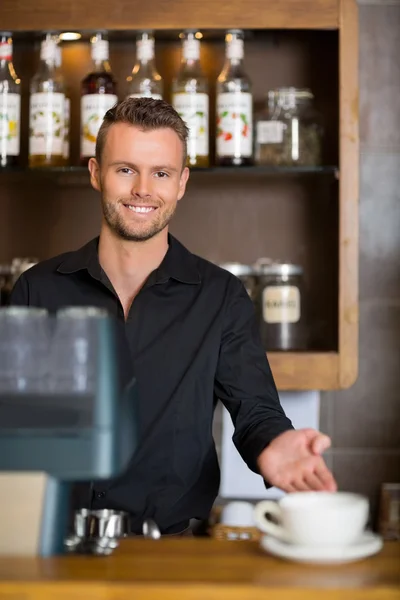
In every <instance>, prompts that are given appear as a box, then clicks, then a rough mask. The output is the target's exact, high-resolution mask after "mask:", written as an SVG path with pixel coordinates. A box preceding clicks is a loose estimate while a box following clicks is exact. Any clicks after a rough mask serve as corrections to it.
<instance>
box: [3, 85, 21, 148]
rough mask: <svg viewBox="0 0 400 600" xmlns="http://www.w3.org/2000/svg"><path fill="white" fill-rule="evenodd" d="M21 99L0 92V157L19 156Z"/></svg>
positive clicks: (15, 95)
mask: <svg viewBox="0 0 400 600" xmlns="http://www.w3.org/2000/svg"><path fill="white" fill-rule="evenodd" d="M20 115H21V98H20V95H19V94H9V93H8V92H6V91H3V92H0V156H18V155H19V127H20Z"/></svg>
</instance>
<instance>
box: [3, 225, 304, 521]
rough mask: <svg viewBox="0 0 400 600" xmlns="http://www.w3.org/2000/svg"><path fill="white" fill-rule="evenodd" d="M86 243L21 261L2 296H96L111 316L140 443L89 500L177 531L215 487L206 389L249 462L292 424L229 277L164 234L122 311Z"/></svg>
mask: <svg viewBox="0 0 400 600" xmlns="http://www.w3.org/2000/svg"><path fill="white" fill-rule="evenodd" d="M97 247H98V239H95V240H92V241H91V242H89V243H88V244H86V246H84V247H83V248H81V249H80V250H78V251H76V252H69V253H67V254H63V255H61V256H57V257H56V258H52V259H50V260H46V261H44V262H42V263H40V264H38V265H37V266H35V267H33V268H31V269H29V271H26V272H25V273H24V274H23V275H22V276H21V277H20V279H19V280H18V282H17V283H16V285H15V288H14V291H13V294H12V298H11V303H12V304H20V305H29V306H38V307H44V308H47V309H48V310H49V311H51V312H55V311H56V310H57V309H59V308H60V307H62V306H67V305H68V306H72V305H75V306H84V305H90V306H98V307H102V308H106V309H107V310H108V312H109V313H110V314H111V315H114V316H115V317H116V318H117V319H118V321H119V322H120V324H121V325H122V326H123V328H124V330H125V336H126V342H127V343H126V347H127V352H128V353H130V356H129V357H128V358H129V361H131V362H132V367H133V370H134V373H135V376H136V378H137V384H138V395H139V436H140V441H139V449H138V450H137V452H136V455H135V457H134V460H133V461H132V465H131V466H130V468H129V471H128V472H127V473H125V474H124V475H123V476H121V477H120V478H117V480H113V481H112V482H108V483H107V482H102V484H96V485H95V490H94V494H93V505H94V507H97V508H105V507H107V508H115V509H119V510H127V511H128V512H129V513H130V514H131V515H132V527H133V531H138V532H139V531H140V529H141V524H142V522H143V519H145V518H147V517H151V518H154V519H155V521H156V522H157V523H158V525H159V526H160V528H161V530H162V531H164V532H172V531H176V530H177V529H179V528H182V527H184V526H185V524H186V523H187V522H188V521H189V519H191V518H199V519H203V518H206V517H207V516H208V513H209V511H210V509H211V507H212V504H213V502H214V500H215V498H216V496H217V493H218V487H219V467H218V461H217V456H216V452H215V445H214V440H213V437H212V420H213V413H214V407H215V404H216V401H217V399H220V400H222V402H223V403H224V405H225V406H226V407H227V409H228V410H229V412H230V414H231V416H232V419H233V422H234V425H235V433H234V437H233V441H234V443H235V445H236V447H237V448H238V450H239V452H240V454H241V456H242V457H243V459H244V460H245V461H246V463H247V464H248V466H249V467H250V469H252V470H254V471H256V472H257V464H256V461H257V457H258V455H259V454H260V452H261V451H262V450H263V449H264V448H265V447H266V446H267V445H268V444H269V442H270V441H271V440H272V439H273V438H275V437H276V436H277V435H279V434H280V433H282V432H284V431H286V430H288V429H290V428H291V427H292V425H291V422H290V420H289V419H288V418H287V417H286V416H285V414H284V412H283V409H282V408H281V406H280V402H279V398H278V394H277V391H276V387H275V384H274V381H273V377H272V374H271V371H270V368H269V365H268V361H267V358H266V355H265V351H264V349H263V347H262V345H261V341H260V337H259V333H258V326H257V322H256V319H255V314H254V308H253V304H252V302H251V300H250V298H249V296H248V294H247V292H246V290H245V288H244V286H243V285H242V283H241V282H240V281H239V280H238V279H237V278H236V277H234V276H233V275H231V274H230V273H228V272H227V271H225V270H223V269H221V268H219V267H217V266H216V265H214V264H212V263H210V262H208V261H206V260H204V259H202V258H199V257H197V256H195V255H193V254H191V253H190V252H189V251H188V250H187V249H186V248H184V247H183V246H182V245H181V244H180V243H179V242H178V241H177V240H176V239H174V238H173V237H172V236H169V248H168V251H167V253H166V255H165V258H164V260H163V261H162V263H161V265H160V266H159V268H158V269H156V270H155V271H153V272H152V273H151V274H150V276H149V278H148V279H147V281H146V283H145V285H144V286H143V288H142V289H141V290H140V292H139V294H138V295H137V296H136V297H135V299H134V301H133V303H132V306H131V308H130V310H129V314H128V317H127V319H126V322H125V321H124V313H123V308H122V305H121V303H120V301H119V299H118V296H117V294H116V293H115V291H114V289H113V286H112V285H111V283H110V281H109V279H108V278H107V276H106V274H105V273H104V271H103V270H102V268H101V266H100V264H99V259H98V253H97ZM99 492H100V493H99ZM102 492H103V493H102ZM104 492H105V493H104Z"/></svg>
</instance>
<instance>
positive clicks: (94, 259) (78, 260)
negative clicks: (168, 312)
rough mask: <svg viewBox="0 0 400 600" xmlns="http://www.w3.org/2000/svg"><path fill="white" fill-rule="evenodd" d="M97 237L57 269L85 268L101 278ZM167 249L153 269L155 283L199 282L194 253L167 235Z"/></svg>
mask: <svg viewBox="0 0 400 600" xmlns="http://www.w3.org/2000/svg"><path fill="white" fill-rule="evenodd" d="M98 245H99V238H98V237H97V238H94V239H93V240H91V241H90V242H89V243H87V244H86V245H85V246H83V247H82V248H80V249H79V250H76V251H75V252H71V254H70V255H69V256H68V258H66V259H65V260H64V261H63V262H62V263H61V264H60V265H59V267H58V269H57V271H58V272H59V273H63V274H65V275H69V274H71V273H76V272H77V271H82V270H86V271H88V273H89V274H90V275H91V276H92V277H93V278H94V279H97V280H98V281H100V280H101V274H102V269H101V266H100V263H99V256H98V251H97V249H98ZM168 245H169V247H168V250H167V253H166V255H165V257H164V259H163V261H162V263H161V265H160V266H159V267H158V269H156V270H155V271H154V273H153V274H152V275H154V282H155V283H162V282H165V281H168V279H170V278H172V279H175V280H176V281H180V282H181V283H189V284H197V283H200V282H201V278H200V273H199V270H198V268H197V264H196V259H195V257H194V255H193V254H192V253H191V252H189V250H187V249H186V248H185V247H184V246H183V245H182V244H181V243H180V242H178V240H177V239H175V238H174V237H173V236H172V235H170V234H169V235H168Z"/></svg>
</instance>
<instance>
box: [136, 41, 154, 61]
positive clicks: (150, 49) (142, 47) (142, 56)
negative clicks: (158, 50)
mask: <svg viewBox="0 0 400 600" xmlns="http://www.w3.org/2000/svg"><path fill="white" fill-rule="evenodd" d="M136 52H137V57H138V60H140V61H142V60H153V58H154V40H148V39H143V40H137V42H136Z"/></svg>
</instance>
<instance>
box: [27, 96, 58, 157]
mask: <svg viewBox="0 0 400 600" xmlns="http://www.w3.org/2000/svg"><path fill="white" fill-rule="evenodd" d="M64 102H65V96H64V94H61V93H59V92H56V93H54V92H39V93H37V94H32V95H31V99H30V117H29V127H30V135H29V154H30V155H37V154H44V155H45V156H52V155H62V151H63V143H64Z"/></svg>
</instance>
